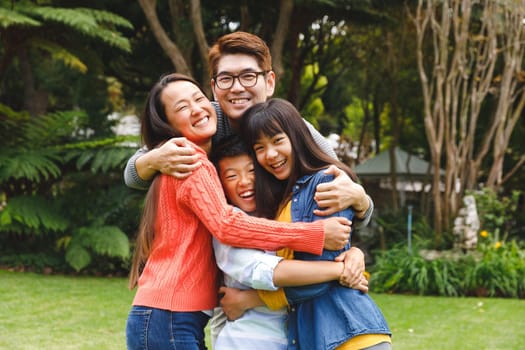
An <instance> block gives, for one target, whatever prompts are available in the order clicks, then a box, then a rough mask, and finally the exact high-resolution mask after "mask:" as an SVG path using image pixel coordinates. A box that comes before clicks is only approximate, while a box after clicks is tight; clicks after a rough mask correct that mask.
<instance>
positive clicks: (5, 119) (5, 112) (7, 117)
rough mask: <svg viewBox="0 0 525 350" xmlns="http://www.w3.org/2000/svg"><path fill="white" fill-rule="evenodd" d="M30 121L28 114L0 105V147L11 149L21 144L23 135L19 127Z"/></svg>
mask: <svg viewBox="0 0 525 350" xmlns="http://www.w3.org/2000/svg"><path fill="white" fill-rule="evenodd" d="M30 120H31V116H30V115H29V113H28V112H15V111H14V110H12V109H11V108H10V107H9V106H6V105H4V104H2V103H0V139H1V140H2V147H5V148H6V149H11V148H13V147H16V146H17V145H20V144H22V143H23V142H24V141H23V140H24V139H25V138H24V137H25V134H24V130H23V128H21V127H20V125H21V124H22V125H23V124H24V123H26V122H29V121H30ZM0 154H2V152H0ZM0 164H1V163H0Z"/></svg>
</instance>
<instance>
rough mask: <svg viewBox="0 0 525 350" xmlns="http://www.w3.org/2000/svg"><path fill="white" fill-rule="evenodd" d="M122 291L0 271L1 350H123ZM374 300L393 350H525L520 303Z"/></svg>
mask: <svg viewBox="0 0 525 350" xmlns="http://www.w3.org/2000/svg"><path fill="white" fill-rule="evenodd" d="M126 283H127V281H126V280H125V279H122V278H95V277H68V276H44V275H37V274H33V273H18V272H9V271H0V296H1V298H2V301H1V302H0V349H10V350H29V349H44V350H54V349H61V350H62V349H64V350H67V349H75V350H76V349H82V350H83V349H97V350H103V349H111V350H119V349H125V335H124V329H125V324H126V318H127V313H128V311H129V307H130V304H131V301H132V299H133V294H134V293H133V292H130V291H129V290H128V289H127V288H126ZM372 296H373V298H374V300H375V301H376V302H377V304H378V305H379V306H380V308H381V309H382V310H383V312H384V314H385V316H386V318H387V320H388V323H389V325H390V327H391V329H392V332H393V334H394V338H393V342H394V343H393V344H394V349H396V350H412V349H413V350H421V349H434V350H440V349H443V350H444V349H447V350H449V349H461V350H469V349H472V350H474V349H476V350H482V349H490V350H497V349H505V350H509V349H516V350H518V349H525V300H523V299H522V300H519V299H496V298H479V299H478V298H438V297H420V296H406V295H387V294H373V295H372ZM334 322H335V321H334Z"/></svg>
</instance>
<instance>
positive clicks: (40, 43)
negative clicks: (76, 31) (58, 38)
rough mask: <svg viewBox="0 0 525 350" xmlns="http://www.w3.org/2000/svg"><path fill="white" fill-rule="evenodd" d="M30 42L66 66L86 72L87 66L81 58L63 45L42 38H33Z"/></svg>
mask: <svg viewBox="0 0 525 350" xmlns="http://www.w3.org/2000/svg"><path fill="white" fill-rule="evenodd" d="M31 43H32V45H33V46H34V47H35V48H38V49H40V50H42V51H45V52H48V53H49V54H50V55H51V57H52V59H53V60H55V61H60V62H62V63H64V65H66V66H67V67H70V68H72V69H74V70H77V71H79V72H81V73H86V72H87V66H86V65H85V64H84V62H82V60H80V58H79V57H78V56H77V55H75V54H73V53H71V52H70V51H69V50H67V49H65V48H64V47H62V46H60V45H57V44H55V43H53V42H51V41H48V40H45V39H42V38H38V39H34V40H32V41H31Z"/></svg>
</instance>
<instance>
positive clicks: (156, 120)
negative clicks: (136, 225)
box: [126, 74, 350, 349]
mask: <svg viewBox="0 0 525 350" xmlns="http://www.w3.org/2000/svg"><path fill="white" fill-rule="evenodd" d="M215 130H216V114H215V109H214V108H213V106H212V105H211V103H210V101H209V100H208V99H207V98H206V96H205V94H204V93H203V91H202V90H201V89H200V87H199V86H198V85H197V84H196V83H195V82H194V81H193V80H192V79H191V78H189V77H186V76H183V75H180V74H170V75H167V76H165V77H163V78H161V79H160V81H159V82H158V83H157V84H155V86H154V87H153V88H152V90H151V91H150V94H149V96H148V98H147V101H146V108H145V112H144V116H143V119H142V127H141V134H142V138H143V141H144V143H145V144H146V145H147V146H148V148H149V149H152V148H154V147H156V146H158V145H159V144H161V143H163V142H165V141H167V140H169V139H170V138H172V137H180V136H184V137H186V139H187V140H188V142H191V143H192V144H193V145H195V146H197V147H195V148H196V149H197V151H198V154H199V157H200V161H201V162H202V166H201V167H199V168H198V169H197V170H195V171H194V172H193V174H192V175H191V176H189V177H187V178H185V179H176V178H174V177H171V176H167V175H162V174H161V175H159V176H157V177H156V179H155V180H154V182H153V184H152V185H151V187H150V189H149V191H148V194H147V196H146V199H145V203H144V212H143V216H142V220H141V224H140V229H139V234H138V237H137V245H136V248H135V254H134V257H133V263H132V267H131V272H130V288H134V287H135V286H138V289H137V292H136V295H135V298H134V300H133V306H132V309H131V311H130V313H129V316H128V320H127V326H126V340H127V347H128V349H168V348H169V349H172V348H176V349H205V348H206V347H205V345H204V327H205V325H206V323H207V322H208V319H209V315H210V314H211V310H212V309H213V307H214V306H216V304H217V294H216V293H217V288H218V269H217V266H216V264H215V260H214V257H213V250H212V239H211V234H213V235H214V236H215V237H216V238H217V239H219V240H220V241H222V242H224V243H226V244H229V245H233V246H241V247H253V248H260V249H268V250H276V249H279V248H282V247H285V246H287V247H289V248H291V249H294V250H299V251H307V252H310V253H313V254H320V253H321V252H322V250H323V243H324V247H325V248H329V249H339V248H341V247H342V246H344V245H345V244H346V243H348V239H349V233H350V222H349V221H348V220H347V219H344V218H329V219H326V220H323V221H318V222H313V223H294V224H290V223H279V222H276V221H271V220H266V219H262V218H254V217H250V216H248V215H246V214H244V213H242V212H240V211H236V210H234V208H233V207H231V206H230V205H228V204H227V203H226V199H225V196H224V192H223V190H222V187H221V184H220V181H219V178H218V176H217V173H216V171H215V168H214V166H213V165H212V164H211V162H210V161H209V160H208V158H207V152H209V151H210V147H211V137H212V135H213V134H214V133H215ZM210 233H211V234H210Z"/></svg>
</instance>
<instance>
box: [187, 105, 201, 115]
mask: <svg viewBox="0 0 525 350" xmlns="http://www.w3.org/2000/svg"><path fill="white" fill-rule="evenodd" d="M190 108H191V114H192V115H197V114H200V113H201V112H202V111H203V110H204V109H203V108H202V106H201V105H200V104H199V103H196V102H193V103H192V104H191V105H190Z"/></svg>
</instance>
